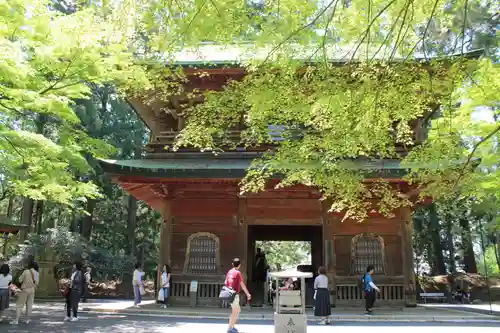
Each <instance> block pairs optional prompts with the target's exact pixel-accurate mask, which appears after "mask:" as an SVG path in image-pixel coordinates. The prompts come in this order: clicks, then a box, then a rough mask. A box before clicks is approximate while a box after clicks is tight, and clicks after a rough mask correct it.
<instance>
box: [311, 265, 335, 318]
mask: <svg viewBox="0 0 500 333" xmlns="http://www.w3.org/2000/svg"><path fill="white" fill-rule="evenodd" d="M318 274H319V275H318V276H317V277H316V279H314V315H315V316H316V317H321V321H320V324H322V325H326V324H329V319H328V317H329V316H330V315H331V314H332V307H331V306H330V293H329V292H328V277H327V276H326V269H325V267H320V268H319V269H318Z"/></svg>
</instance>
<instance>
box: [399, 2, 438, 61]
mask: <svg viewBox="0 0 500 333" xmlns="http://www.w3.org/2000/svg"><path fill="white" fill-rule="evenodd" d="M439 1H441V0H436V1H435V2H434V7H432V12H431V16H430V17H429V21H427V25H426V26H425V30H424V34H423V35H422V38H420V40H419V41H418V42H416V43H415V45H414V46H413V48H412V49H411V50H410V52H408V55H407V56H406V59H405V60H408V58H409V57H410V56H411V55H412V53H413V51H415V49H416V48H417V46H418V44H420V43H422V48H423V51H424V57H425V58H426V59H427V54H426V52H425V37H427V31H428V30H429V27H430V26H431V22H432V19H433V18H434V14H435V13H436V9H437V5H438V3H439Z"/></svg>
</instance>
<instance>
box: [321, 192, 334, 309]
mask: <svg viewBox="0 0 500 333" xmlns="http://www.w3.org/2000/svg"><path fill="white" fill-rule="evenodd" d="M322 208H323V260H324V265H325V268H326V276H327V277H328V289H329V290H330V304H331V306H332V307H335V306H336V303H337V281H336V279H335V276H336V275H337V274H336V269H335V259H336V258H335V243H334V242H335V241H334V237H333V234H334V232H333V229H334V226H333V224H334V223H335V221H334V220H333V219H331V218H329V217H328V215H327V212H328V209H329V203H327V202H325V201H323V203H322Z"/></svg>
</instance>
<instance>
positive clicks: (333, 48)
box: [158, 43, 483, 67]
mask: <svg viewBox="0 0 500 333" xmlns="http://www.w3.org/2000/svg"><path fill="white" fill-rule="evenodd" d="M294 48H295V49H296V52H295V56H294V59H295V60H305V59H310V58H311V55H313V54H314V53H315V52H316V50H317V47H314V45H311V46H310V47H304V46H302V45H296V46H295V47H294ZM354 49H355V45H330V46H328V47H327V49H326V54H327V57H328V60H329V61H330V62H332V63H345V62H347V61H349V60H350V59H351V57H352V52H353V50H354ZM271 50H272V48H271V47H256V46H255V45H252V44H228V45H216V44H212V43H205V44H200V45H199V46H198V47H196V48H183V49H182V50H179V51H178V52H176V53H173V54H172V55H171V56H170V57H160V59H158V60H159V61H163V62H165V63H170V64H174V65H178V66H192V67H207V65H208V66H214V67H218V66H226V67H228V66H229V67H231V66H237V65H238V64H244V63H247V62H249V61H251V60H264V59H266V58H267V57H268V55H269V53H270V52H271ZM384 51H385V50H384V49H383V48H382V49H379V47H378V46H376V45H374V46H373V47H372V48H371V50H369V51H368V52H369V53H368V58H369V59H372V58H374V59H382V58H383V56H384V54H387V52H384ZM389 51H390V52H389V53H391V52H392V49H391V50H389ZM482 54H483V50H472V51H469V52H467V53H465V54H464V56H466V57H470V58H477V57H480V56H481V55H482ZM461 55H462V54H456V55H455V56H461ZM452 56H453V55H452ZM366 57H367V54H366V52H357V53H356V56H355V57H354V60H362V59H364V58H366ZM271 58H272V57H271ZM410 59H412V60H414V61H420V60H425V59H426V57H425V56H424V55H423V54H421V55H419V54H415V55H414V57H413V58H410ZM404 60H406V57H403V56H400V55H397V54H396V55H395V56H394V57H393V58H392V61H394V62H398V61H404Z"/></svg>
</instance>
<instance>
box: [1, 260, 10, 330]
mask: <svg viewBox="0 0 500 333" xmlns="http://www.w3.org/2000/svg"><path fill="white" fill-rule="evenodd" d="M11 282H12V275H10V267H9V265H7V264H2V266H1V267H0V323H1V322H3V320H4V317H3V313H4V311H5V310H7V309H8V308H9V303H10V289H9V285H10V283H11Z"/></svg>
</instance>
